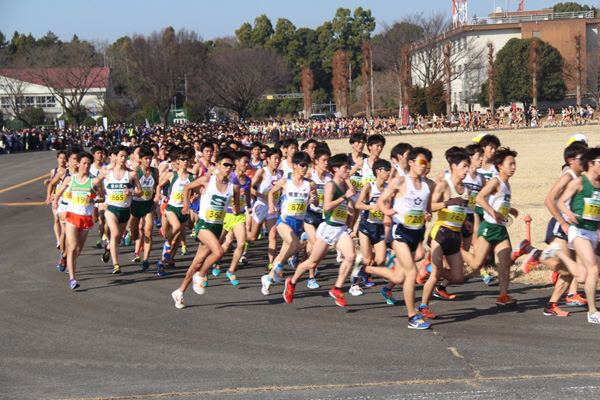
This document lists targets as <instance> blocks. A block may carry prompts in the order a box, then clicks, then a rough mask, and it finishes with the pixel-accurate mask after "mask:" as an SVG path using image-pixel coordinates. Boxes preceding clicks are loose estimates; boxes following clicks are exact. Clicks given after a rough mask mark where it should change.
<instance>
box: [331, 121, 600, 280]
mask: <svg viewBox="0 0 600 400" xmlns="http://www.w3.org/2000/svg"><path fill="white" fill-rule="evenodd" d="M478 133H482V131H480V132H452V133H450V132H443V133H434V134H431V133H426V134H425V135H423V134H422V133H421V134H415V135H413V134H412V133H404V134H402V135H399V136H388V137H386V145H385V148H384V150H383V153H382V156H383V158H386V159H388V160H389V159H390V151H391V149H392V147H393V146H394V145H396V144H397V143H400V142H407V143H410V144H411V145H413V146H423V147H426V148H428V149H429V150H431V151H432V152H433V160H432V165H431V173H430V174H429V178H431V179H435V176H436V175H437V174H438V173H439V172H440V171H444V170H446V169H447V168H448V163H447V162H446V161H445V160H444V151H445V150H446V149H448V148H449V147H451V146H466V145H468V144H470V143H472V139H473V138H474V137H475V136H477V134H478ZM489 133H493V134H495V135H496V136H498V138H499V139H500V142H501V145H502V146H507V147H510V148H511V149H513V150H515V151H517V152H518V156H517V170H516V172H515V174H514V176H513V177H512V178H511V181H510V184H511V190H512V198H511V199H512V206H513V207H514V208H516V209H517V210H518V211H519V216H518V217H517V218H515V220H514V222H513V223H512V225H511V226H510V227H508V232H509V234H510V238H511V242H512V244H513V246H514V245H516V244H518V243H519V242H520V241H521V240H522V239H524V238H525V235H526V226H525V225H526V224H525V222H524V220H523V218H524V217H525V216H527V215H529V216H531V218H532V223H531V241H532V244H533V245H534V246H536V247H540V248H542V249H544V248H546V247H547V245H546V244H545V243H544V239H545V234H546V226H547V224H548V220H549V219H550V217H551V215H550V212H549V211H548V210H547V208H546V207H545V206H544V198H545V197H546V195H547V193H548V191H549V190H550V188H551V187H552V185H553V184H554V182H555V181H556V179H558V176H559V173H560V171H561V166H562V165H563V164H564V161H563V150H564V148H565V147H566V145H567V141H568V140H569V138H570V137H571V136H572V135H574V134H576V133H583V134H584V135H586V136H587V138H588V143H589V145H590V147H592V146H597V145H600V126H598V125H591V126H589V125H588V126H577V127H560V128H543V129H542V128H531V129H519V130H514V129H513V130H511V131H509V130H506V129H504V130H497V131H489ZM328 144H329V146H330V148H331V150H332V153H333V154H337V153H341V152H344V153H348V152H349V151H351V148H350V146H349V144H348V142H347V141H341V140H339V141H338V140H332V141H329V142H328ZM365 150H366V148H365ZM429 226H431V224H429ZM521 259H522V258H521ZM520 266H521V264H520V262H519V261H517V263H516V264H515V265H514V266H513V267H512V277H513V279H514V280H516V281H522V282H532V283H549V282H550V278H549V273H548V270H547V269H546V268H544V267H540V268H538V269H537V270H534V271H532V272H531V273H529V274H528V275H523V274H522V272H521V269H520Z"/></svg>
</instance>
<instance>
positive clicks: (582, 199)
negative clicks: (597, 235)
mask: <svg viewBox="0 0 600 400" xmlns="http://www.w3.org/2000/svg"><path fill="white" fill-rule="evenodd" d="M581 177H582V178H583V189H581V192H579V193H577V194H575V196H573V199H572V200H571V211H573V213H575V214H578V215H581V217H577V223H576V224H571V225H572V226H576V227H577V228H581V229H587V230H590V231H595V230H598V225H599V223H600V189H598V188H595V187H594V186H592V184H591V183H590V181H589V180H588V178H587V176H585V175H582V176H581Z"/></svg>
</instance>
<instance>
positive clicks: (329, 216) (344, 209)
mask: <svg viewBox="0 0 600 400" xmlns="http://www.w3.org/2000/svg"><path fill="white" fill-rule="evenodd" d="M332 182H333V181H332ZM333 184H334V185H335V192H334V193H333V199H332V200H333V201H335V200H337V199H339V198H340V197H343V196H344V193H345V192H344V191H343V190H342V189H341V188H340V187H339V186H338V185H337V183H335V182H333ZM323 216H324V217H325V222H326V223H327V225H329V226H344V225H346V220H347V219H348V199H346V200H344V202H342V203H341V204H340V205H338V206H337V207H336V208H334V209H333V210H331V211H325V209H323Z"/></svg>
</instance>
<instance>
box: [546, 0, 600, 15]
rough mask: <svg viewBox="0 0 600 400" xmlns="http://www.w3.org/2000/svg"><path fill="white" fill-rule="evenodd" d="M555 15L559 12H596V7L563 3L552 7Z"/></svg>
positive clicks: (569, 2)
mask: <svg viewBox="0 0 600 400" xmlns="http://www.w3.org/2000/svg"><path fill="white" fill-rule="evenodd" d="M552 9H553V11H554V12H555V13H561V12H578V11H596V7H590V6H588V5H587V4H586V5H583V6H582V5H581V4H579V3H575V2H573V1H567V2H565V3H557V4H555V5H554V7H552Z"/></svg>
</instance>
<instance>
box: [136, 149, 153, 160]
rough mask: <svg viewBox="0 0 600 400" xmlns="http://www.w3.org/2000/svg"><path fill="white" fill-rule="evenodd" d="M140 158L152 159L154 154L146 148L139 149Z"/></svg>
mask: <svg viewBox="0 0 600 400" xmlns="http://www.w3.org/2000/svg"><path fill="white" fill-rule="evenodd" d="M139 155H140V158H144V157H154V152H153V151H152V150H151V149H150V148H149V147H147V146H141V147H140V154H139Z"/></svg>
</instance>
